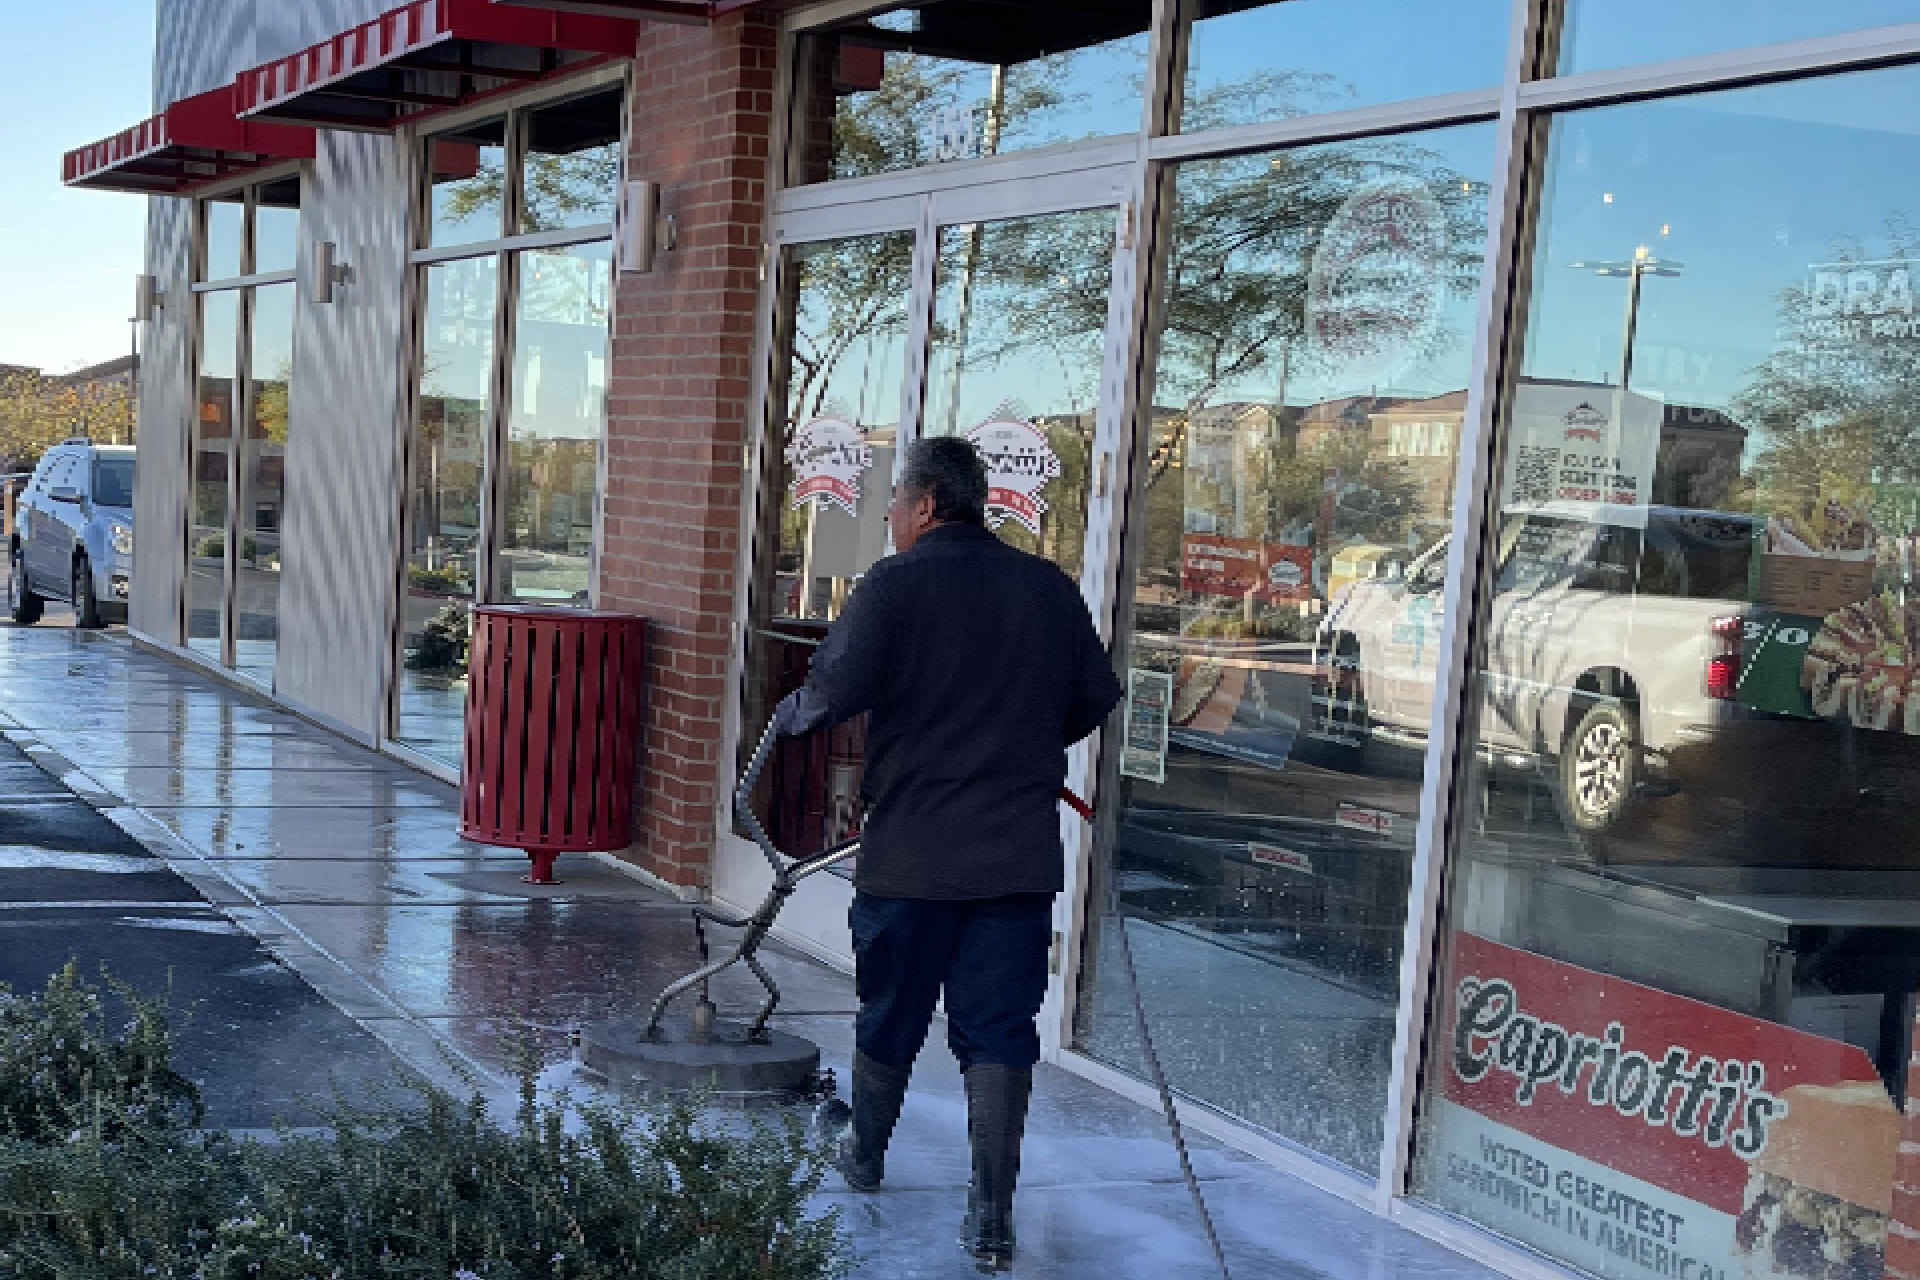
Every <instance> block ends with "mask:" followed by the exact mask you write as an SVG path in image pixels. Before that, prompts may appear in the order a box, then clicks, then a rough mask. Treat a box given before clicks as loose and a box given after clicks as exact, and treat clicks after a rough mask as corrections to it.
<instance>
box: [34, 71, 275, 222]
mask: <svg viewBox="0 0 1920 1280" xmlns="http://www.w3.org/2000/svg"><path fill="white" fill-rule="evenodd" d="M234 105H235V104H234V92H233V86H232V85H224V86H222V87H221V88H218V89H215V90H213V91H212V92H210V93H202V94H196V95H195V96H193V97H191V98H182V99H181V100H180V101H178V102H176V103H174V104H173V105H172V106H170V107H168V108H167V109H166V110H165V111H162V112H161V113H160V114H159V115H157V116H153V117H151V118H149V119H146V120H142V121H141V122H140V123H139V124H137V125H134V126H133V127H132V128H131V129H123V130H122V131H121V132H119V133H116V134H114V135H113V136H112V137H110V138H102V139H101V140H100V141H98V142H95V143H93V144H91V145H89V146H85V147H77V148H75V149H74V150H72V151H69V152H67V154H66V156H65V157H64V158H63V160H62V163H61V181H63V182H64V183H66V185H68V186H70V187H87V188H90V189H93V190H98V191H127V192H132V193H134V194H136V195H156V196H171V195H180V194H182V193H184V192H187V191H191V190H192V189H193V188H194V187H197V186H200V185H202V184H203V183H208V182H217V181H219V180H220V179H222V178H225V177H229V176H231V175H233V174H236V173H246V172H248V171H250V170H253V169H259V168H262V167H264V166H266V165H269V164H277V163H279V162H280V161H282V160H305V159H311V158H312V156H313V133H312V131H311V130H308V129H293V128H288V127H287V126H285V125H277V124H261V123H256V122H254V121H251V120H242V119H240V118H239V116H238V113H237V112H236V111H235V110H234Z"/></svg>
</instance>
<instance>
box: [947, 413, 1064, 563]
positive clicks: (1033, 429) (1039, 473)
mask: <svg viewBox="0 0 1920 1280" xmlns="http://www.w3.org/2000/svg"><path fill="white" fill-rule="evenodd" d="M967 439H969V440H971V441H973V443H974V447H975V448H977V449H979V450H980V456H981V457H982V458H984V459H985V460H986V464H987V524H988V525H989V526H990V527H992V528H995V529H998V528H999V527H1000V526H1001V525H1002V524H1004V523H1006V522H1007V521H1008V520H1012V521H1013V522H1014V523H1015V524H1018V525H1019V526H1020V527H1022V528H1023V529H1025V530H1026V531H1027V532H1028V533H1031V534H1032V535H1033V536H1034V537H1036V538H1037V537H1039V536H1040V517H1041V516H1042V515H1044V514H1045V513H1046V510H1047V500H1046V499H1045V498H1043V497H1041V496H1040V491H1041V490H1042V489H1044V488H1046V487H1047V482H1048V481H1049V480H1054V479H1057V478H1059V475H1060V457H1059V455H1058V454H1056V453H1054V451H1053V446H1052V445H1051V444H1048V443H1047V433H1046V432H1045V431H1042V430H1041V429H1040V428H1039V427H1037V426H1035V425H1034V424H1033V423H1031V422H1028V421H1027V420H1026V419H1024V418H1021V417H1019V416H1017V415H1016V414H1014V412H1013V411H1012V410H1011V409H1010V408H1009V407H1007V406H1002V407H1001V408H1000V409H998V410H997V411H995V413H994V416H993V417H992V418H991V419H989V420H988V421H986V422H983V423H981V424H980V425H979V426H977V427H975V428H974V429H973V430H971V431H969V432H967Z"/></svg>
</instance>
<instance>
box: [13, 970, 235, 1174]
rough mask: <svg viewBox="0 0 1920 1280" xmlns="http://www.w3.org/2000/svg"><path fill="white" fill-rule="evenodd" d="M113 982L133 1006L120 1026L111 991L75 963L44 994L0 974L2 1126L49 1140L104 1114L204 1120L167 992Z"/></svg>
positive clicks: (139, 1119)
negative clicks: (161, 995) (179, 1065)
mask: <svg viewBox="0 0 1920 1280" xmlns="http://www.w3.org/2000/svg"><path fill="white" fill-rule="evenodd" d="M108 985H109V986H110V987H111V988H112V989H113V991H114V993H115V994H117V995H118V996H119V997H120V1000H121V1002H122V1003H123V1004H124V1005H125V1006H126V1017H127V1021H126V1023H125V1025H124V1026H123V1027H122V1028H121V1029H120V1032H119V1034H118V1035H115V1034H114V1033H113V1031H112V1029H111V1028H109V1026H108V1024H107V1008H106V993H105V992H103V991H102V990H101V989H100V988H98V987H95V986H93V985H92V984H91V983H88V982H87V981H86V980H85V979H83V978H81V977H80V975H79V972H78V970H77V969H76V968H75V966H74V965H73V964H71V963H69V964H68V965H67V966H66V967H65V968H64V969H62V970H60V972H58V973H56V974H54V975H53V977H51V978H49V979H48V980H47V985H46V989H45V990H44V991H42V992H41V993H39V994H38V995H31V996H21V995H15V994H14V993H13V992H12V991H11V990H10V989H9V988H7V986H6V985H5V984H4V983H0V1132H3V1133H6V1134H10V1135H12V1136H13V1137H15V1138H18V1139H20V1140H22V1141H25V1142H49V1141H55V1140H58V1139H61V1138H63V1137H64V1136H65V1135H67V1134H69V1133H71V1132H73V1131H74V1130H75V1129H76V1128H78V1127H80V1126H81V1125H82V1124H87V1123H93V1122H94V1121H95V1120H96V1119H99V1118H101V1117H104V1118H105V1121H106V1122H107V1123H110V1124H111V1125H113V1126H116V1127H117V1126H120V1125H123V1124H143V1125H148V1126H153V1125H160V1126H167V1125H171V1124H174V1123H184V1124H198V1123H199V1121H200V1116H201V1104H200V1091H199V1090H198V1089H197V1088H195V1087H194V1084H193V1082H192V1081H190V1080H188V1079H187V1078H186V1077H184V1076H182V1075H181V1074H180V1073H179V1072H178V1071H175V1070H174V1069H173V1027H172V1020H171V1014H170V1010H169V1008H168V1004H167V1001H166V1000H165V999H156V998H150V997H147V996H143V995H141V994H140V993H139V992H137V991H134V990H132V989H131V988H129V987H127V986H125V985H124V984H122V983H117V982H113V981H112V980H111V979H109V980H108Z"/></svg>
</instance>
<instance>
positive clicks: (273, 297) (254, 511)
mask: <svg viewBox="0 0 1920 1280" xmlns="http://www.w3.org/2000/svg"><path fill="white" fill-rule="evenodd" d="M293 302H294V286H293V284H292V283H291V282H289V283H287V284H275V285H266V286H263V287H261V288H258V289H255V290H254V291H253V314H252V316H251V317H250V320H249V323H250V328H249V330H248V339H249V353H248V357H247V377H248V391H247V415H246V416H247V431H246V435H245V436H244V437H243V439H242V441H241V456H240V460H239V467H240V519H239V522H238V523H239V526H240V531H241V539H240V546H239V548H238V551H239V563H238V564H237V566H236V575H235V580H234V633H233V635H234V640H233V648H234V668H235V669H236V670H238V671H240V672H242V673H243V674H246V675H250V676H252V677H253V678H254V679H256V680H259V681H260V682H261V683H263V684H269V685H270V684H272V683H273V659H274V653H275V651H276V650H277V649H278V647H279V640H280V516H281V512H282V510H283V508H284V505H285V498H286V462H287V388H288V385H289V383H290V380H291V377H292V371H293Z"/></svg>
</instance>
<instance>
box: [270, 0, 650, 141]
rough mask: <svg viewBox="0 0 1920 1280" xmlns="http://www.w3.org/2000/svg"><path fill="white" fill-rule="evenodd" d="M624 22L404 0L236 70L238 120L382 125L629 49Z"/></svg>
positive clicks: (484, 3)
mask: <svg viewBox="0 0 1920 1280" xmlns="http://www.w3.org/2000/svg"><path fill="white" fill-rule="evenodd" d="M637 38H638V29H637V28H636V27H635V25H634V23H633V22H632V20H631V19H628V18H608V17H602V16H595V15H592V14H582V13H557V12H552V11H550V10H545V9H533V8H522V7H518V6H513V5H502V4H494V3H492V2H491V0H410V3H407V4H403V5H401V6H400V7H399V8H397V9H391V10H389V11H387V12H386V13H383V14H381V15H380V16H379V17H378V18H375V19H374V20H373V21H371V22H365V23H362V24H361V25H359V26H357V27H354V28H352V29H351V30H348V31H343V32H341V33H340V34H339V35H337V36H334V37H333V38H332V39H330V40H323V41H321V42H320V43H319V44H316V45H311V46H309V47H308V48H305V49H302V50H301V51H300V52H299V53H296V54H292V55H290V56H288V57H285V58H278V59H275V60H274V61H272V62H269V63H266V64H265V65H263V66H258V67H255V68H253V69H252V70H250V71H243V72H241V73H240V77H239V79H237V80H235V81H234V94H235V102H236V104H237V105H238V107H239V110H240V114H241V116H242V117H244V118H247V119H251V120H277V121H283V122H286V123H290V124H305V125H316V126H320V127H322V128H328V129H367V130H386V129H391V128H393V127H394V126H396V125H398V124H402V123H404V122H407V121H410V120H414V119H418V118H419V117H421V116H423V115H429V114H432V113H433V112H436V111H444V110H447V109H448V108H450V107H457V106H463V105H465V104H466V103H469V102H473V101H475V100H477V99H480V98H484V97H487V96H489V95H490V94H494V93H498V92H500V91H502V90H504V89H509V88H512V87H514V86H516V85H521V84H526V83H528V82H530V81H534V80H542V79H545V78H547V77H548V76H551V75H554V74H556V73H558V72H561V71H569V70H574V69H576V68H578V67H580V66H582V65H583V64H584V63H586V62H589V61H592V60H594V59H596V58H598V57H604V56H618V57H626V56H629V55H631V54H632V53H633V50H634V45H635V41H636V40H637Z"/></svg>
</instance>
